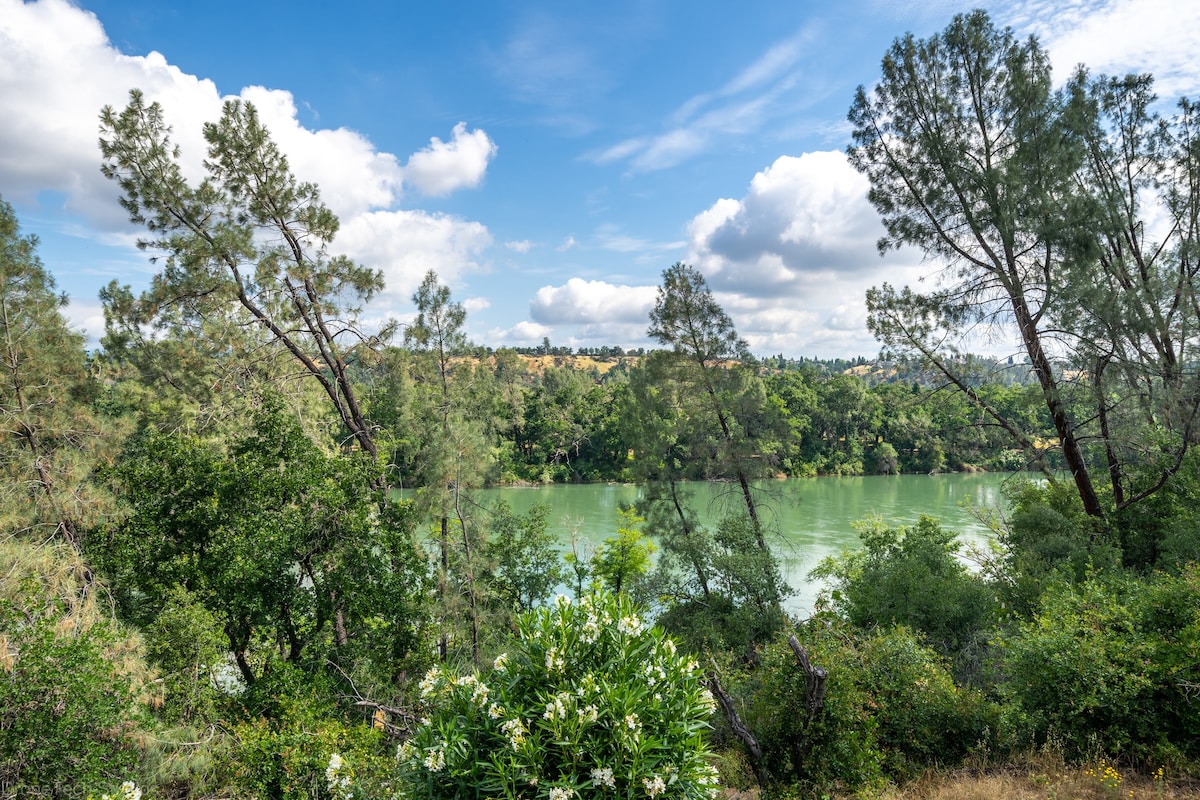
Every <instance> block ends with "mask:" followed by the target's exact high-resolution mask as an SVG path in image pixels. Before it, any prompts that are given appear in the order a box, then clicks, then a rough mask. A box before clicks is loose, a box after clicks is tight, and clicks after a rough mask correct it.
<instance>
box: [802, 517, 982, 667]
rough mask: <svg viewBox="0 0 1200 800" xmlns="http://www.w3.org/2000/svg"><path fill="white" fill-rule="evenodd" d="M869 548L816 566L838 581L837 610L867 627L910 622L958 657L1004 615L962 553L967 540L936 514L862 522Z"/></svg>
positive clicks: (833, 597) (819, 573) (833, 594)
mask: <svg viewBox="0 0 1200 800" xmlns="http://www.w3.org/2000/svg"><path fill="white" fill-rule="evenodd" d="M855 527H856V529H857V530H858V535H859V537H860V538H861V539H862V542H863V548H862V549H861V550H856V551H853V552H848V553H845V554H843V555H842V556H840V557H838V558H835V559H828V560H826V561H825V562H823V563H822V564H821V565H820V566H819V567H818V568H817V569H815V570H814V571H813V575H814V576H815V577H819V578H828V579H832V586H831V589H830V590H829V595H828V596H829V600H830V602H831V604H832V606H833V608H834V609H835V610H836V611H838V612H839V613H841V614H843V615H844V616H845V617H846V618H847V619H848V620H849V621H850V622H851V623H852V624H854V625H856V626H857V627H859V628H863V629H867V628H873V627H885V628H886V627H891V626H893V625H903V626H906V627H909V628H912V629H914V630H915V631H919V632H920V633H921V634H923V636H924V638H925V641H926V643H927V644H929V645H931V646H932V647H934V648H935V649H936V650H937V651H938V652H940V653H942V654H943V655H945V656H947V657H950V658H958V657H960V656H963V655H964V654H969V653H970V652H971V651H973V650H974V649H975V647H976V645H978V644H979V643H980V641H981V640H982V638H983V635H984V631H985V630H986V629H987V628H988V627H989V626H990V625H991V622H992V620H993V619H994V617H995V613H996V602H995V596H994V593H993V591H992V588H991V587H990V586H989V585H988V584H987V582H986V581H985V580H984V579H983V578H982V577H980V576H979V575H976V574H974V573H972V572H970V571H969V570H968V569H967V568H966V566H965V565H964V564H963V563H962V562H960V561H959V560H958V559H957V558H956V554H957V553H958V550H959V543H958V541H957V538H956V534H955V533H954V532H953V531H949V530H945V529H944V528H942V526H941V525H939V524H938V521H937V520H936V519H934V518H932V517H928V516H925V515H922V516H921V518H920V519H919V520H918V521H917V524H916V525H913V526H912V527H907V528H901V527H896V526H891V525H885V524H884V523H883V521H882V519H880V518H879V517H872V518H869V519H866V520H863V521H862V522H859V523H857V524H856V526H855Z"/></svg>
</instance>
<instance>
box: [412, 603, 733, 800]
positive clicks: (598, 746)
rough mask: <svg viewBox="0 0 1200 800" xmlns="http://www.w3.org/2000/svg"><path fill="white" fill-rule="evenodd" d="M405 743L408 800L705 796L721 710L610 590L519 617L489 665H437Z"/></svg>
mask: <svg viewBox="0 0 1200 800" xmlns="http://www.w3.org/2000/svg"><path fill="white" fill-rule="evenodd" d="M421 694H422V698H423V699H424V701H425V703H427V705H428V711H427V713H428V717H427V718H426V719H424V720H422V724H421V725H420V726H419V727H418V729H417V730H416V731H415V733H414V735H413V736H412V738H411V739H409V741H407V742H406V743H405V744H404V746H403V747H402V748H401V752H400V763H401V775H402V778H403V780H404V781H405V782H406V783H407V784H408V789H409V790H410V792H411V794H412V795H414V796H419V797H422V798H429V799H430V800H442V799H443V798H445V799H446V800H449V798H463V797H476V796H478V797H506V798H529V799H530V800H532V798H548V799H549V800H569V798H572V797H588V798H603V797H613V798H617V797H647V798H659V797H661V798H679V800H685V799H687V800H692V799H694V800H700V799H701V798H703V799H704V800H708V798H711V797H714V796H715V795H716V791H717V785H716V784H717V781H716V769H715V767H714V766H713V765H712V756H711V754H710V752H709V750H708V745H707V743H706V742H707V734H708V730H709V717H710V715H711V714H712V711H713V709H714V702H713V699H712V696H711V694H709V692H708V690H707V689H706V688H705V686H704V682H703V676H702V673H701V671H700V669H699V667H698V665H697V663H696V661H695V660H694V659H692V658H690V657H688V656H685V655H684V654H683V653H681V652H679V651H677V650H676V646H675V643H674V641H673V640H671V639H670V638H668V637H667V636H665V635H664V634H663V632H662V631H661V629H659V628H656V627H651V626H649V625H647V624H646V622H645V621H644V620H643V618H642V616H641V612H640V611H639V610H638V609H637V608H636V607H635V606H634V605H633V603H632V602H631V601H630V600H629V599H628V598H627V597H624V596H614V595H612V594H609V593H608V592H606V591H604V590H598V591H596V592H594V593H593V594H590V595H586V596H584V597H583V598H582V599H580V600H579V601H576V602H572V601H571V600H570V599H569V598H566V597H562V596H560V597H559V598H558V599H557V600H556V601H555V603H554V605H553V606H552V607H547V608H542V609H537V610H534V611H530V612H527V613H525V614H523V615H522V616H521V617H520V619H519V622H518V634H517V638H516V640H515V642H514V646H513V648H512V650H511V651H510V652H509V653H507V654H503V655H501V656H499V657H498V658H497V659H496V661H495V664H494V665H493V669H491V670H490V671H488V672H486V673H478V672H474V671H472V672H466V673H464V674H456V673H455V672H453V671H452V670H450V669H446V668H443V667H434V668H433V669H431V670H430V671H429V673H428V674H427V675H426V676H425V679H424V680H423V681H422V682H421Z"/></svg>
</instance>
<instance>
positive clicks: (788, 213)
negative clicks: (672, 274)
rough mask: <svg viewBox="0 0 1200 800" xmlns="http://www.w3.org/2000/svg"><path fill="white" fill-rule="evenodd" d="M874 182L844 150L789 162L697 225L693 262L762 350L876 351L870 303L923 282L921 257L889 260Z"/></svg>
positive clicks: (692, 226)
mask: <svg viewBox="0 0 1200 800" xmlns="http://www.w3.org/2000/svg"><path fill="white" fill-rule="evenodd" d="M867 188H868V185H867V180H866V178H865V177H863V176H862V175H860V174H859V173H858V172H856V171H855V170H854V168H853V167H851V166H850V164H849V163H848V162H847V160H846V157H845V155H843V154H842V153H840V152H836V151H833V152H811V153H805V154H803V155H801V156H781V157H779V158H778V159H776V160H775V162H774V163H773V164H771V166H769V167H767V168H766V169H764V170H763V171H761V172H759V173H758V174H757V175H755V176H754V178H753V179H752V180H751V181H750V186H749V188H748V191H747V193H746V195H745V196H744V197H742V198H740V199H733V198H723V199H720V200H717V201H716V202H715V203H713V204H712V205H711V206H709V207H708V208H707V209H705V210H704V211H701V212H700V213H699V214H697V215H696V216H695V217H693V218H692V220H691V222H690V223H689V224H688V228H687V231H688V237H689V247H688V258H687V260H688V261H689V262H690V263H692V264H694V265H695V266H697V267H698V268H699V269H700V270H701V271H702V272H704V274H705V276H706V278H707V279H708V282H709V284H710V286H711V287H712V289H713V291H714V293H715V294H716V295H717V299H718V300H719V301H720V302H721V303H722V304H723V305H724V307H725V308H726V310H727V311H728V312H729V313H730V315H731V316H732V317H733V319H734V322H735V324H736V326H737V328H738V332H739V333H740V334H741V335H742V336H744V337H745V338H746V340H747V341H748V342H749V343H750V345H751V349H753V350H754V351H755V352H760V353H771V352H780V351H783V352H803V353H813V354H828V353H831V352H833V353H837V352H841V353H847V352H854V353H869V352H871V351H872V350H874V349H876V348H877V345H875V343H874V341H873V340H872V338H871V336H870V334H869V333H868V332H867V330H866V326H865V310H864V306H863V296H864V295H865V293H866V290H867V289H868V288H870V287H871V286H872V285H875V284H878V283H881V282H882V281H884V280H889V281H892V282H898V283H905V282H908V281H909V280H915V278H916V272H915V271H914V268H915V267H916V266H917V265H918V264H919V262H920V254H919V253H916V252H911V251H902V252H900V253H898V254H897V253H891V254H889V255H888V257H887V258H886V259H881V258H880V256H879V253H878V251H877V250H876V248H875V242H876V241H877V240H878V238H879V236H880V235H881V234H882V233H883V228H882V225H881V224H880V222H879V219H878V216H877V214H876V213H875V210H874V209H873V208H872V207H871V205H870V203H869V202H868V201H867Z"/></svg>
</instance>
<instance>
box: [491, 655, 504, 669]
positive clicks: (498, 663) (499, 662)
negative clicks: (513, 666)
mask: <svg viewBox="0 0 1200 800" xmlns="http://www.w3.org/2000/svg"><path fill="white" fill-rule="evenodd" d="M492 669H494V670H496V671H497V672H504V671H505V670H506V669H508V653H501V654H500V655H498V656H496V660H495V661H493V662H492Z"/></svg>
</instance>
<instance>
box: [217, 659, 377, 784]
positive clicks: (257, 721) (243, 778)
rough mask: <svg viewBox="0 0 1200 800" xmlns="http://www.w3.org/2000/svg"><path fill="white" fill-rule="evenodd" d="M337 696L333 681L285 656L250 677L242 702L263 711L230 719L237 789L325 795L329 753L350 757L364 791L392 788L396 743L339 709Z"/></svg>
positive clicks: (232, 767) (233, 781) (232, 766)
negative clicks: (257, 676) (247, 693)
mask: <svg viewBox="0 0 1200 800" xmlns="http://www.w3.org/2000/svg"><path fill="white" fill-rule="evenodd" d="M334 696H335V690H334V687H333V686H332V685H330V684H329V683H327V682H325V681H322V680H320V679H317V678H316V677H314V676H313V675H310V674H306V673H305V672H303V671H302V670H300V669H299V668H296V667H293V666H291V665H288V664H286V663H279V664H277V665H275V666H274V669H273V670H272V671H271V672H270V673H268V675H267V677H264V678H262V679H260V680H259V681H258V682H257V683H256V684H255V686H254V687H253V692H252V693H251V696H250V697H248V698H246V701H247V705H259V707H260V710H263V711H266V712H268V713H266V714H263V715H261V716H255V717H253V718H249V719H246V720H244V721H242V722H239V723H238V724H237V725H235V726H234V727H233V730H232V736H233V740H234V745H233V752H232V757H231V762H230V769H231V772H232V775H231V776H230V778H229V780H230V781H231V782H232V783H233V785H234V786H236V787H237V788H238V790H239V791H238V792H237V793H236V796H238V797H258V798H271V800H301V798H325V797H327V796H328V795H327V794H326V792H327V791H328V787H327V777H326V770H327V768H328V766H329V756H330V754H331V753H339V754H341V756H343V757H345V759H346V760H347V761H348V762H350V763H352V764H353V765H354V771H355V778H356V780H357V781H358V782H359V784H360V785H361V786H362V787H363V790H364V793H365V794H366V795H367V796H370V797H378V798H383V797H390V796H393V794H394V791H393V786H392V783H393V781H394V772H395V761H394V759H393V758H392V754H394V753H395V749H394V745H391V746H389V745H388V744H387V743H386V742H385V740H384V737H383V733H382V731H380V730H377V729H376V728H374V727H373V726H372V725H370V724H368V723H367V722H366V721H365V720H363V719H362V718H361V717H360V718H358V719H354V718H353V717H349V716H347V715H346V714H344V713H343V712H342V711H341V710H340V709H339V708H337V706H336V704H335V703H334V702H333V700H332V698H333V697H334ZM259 698H262V700H261V701H259Z"/></svg>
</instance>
